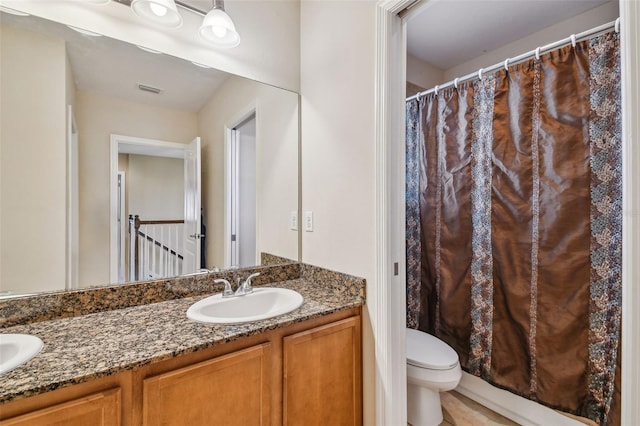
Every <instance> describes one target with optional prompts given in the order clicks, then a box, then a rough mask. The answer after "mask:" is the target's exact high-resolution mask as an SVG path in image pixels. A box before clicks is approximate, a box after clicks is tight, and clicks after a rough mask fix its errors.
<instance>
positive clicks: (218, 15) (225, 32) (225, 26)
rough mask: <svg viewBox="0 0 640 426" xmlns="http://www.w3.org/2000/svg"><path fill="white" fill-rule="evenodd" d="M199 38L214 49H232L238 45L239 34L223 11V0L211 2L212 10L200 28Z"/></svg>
mask: <svg viewBox="0 0 640 426" xmlns="http://www.w3.org/2000/svg"><path fill="white" fill-rule="evenodd" d="M200 37H202V38H203V39H204V40H205V41H207V42H209V43H211V44H213V45H214V46H216V47H222V48H232V47H236V46H237V45H239V44H240V34H238V32H237V31H236V26H235V25H234V24H233V21H232V20H231V18H230V17H229V15H227V13H226V12H225V11H224V0H213V8H212V9H211V10H210V11H209V13H207V14H206V15H205V17H204V19H203V21H202V25H201V26H200Z"/></svg>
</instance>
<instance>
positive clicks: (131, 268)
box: [111, 135, 201, 282]
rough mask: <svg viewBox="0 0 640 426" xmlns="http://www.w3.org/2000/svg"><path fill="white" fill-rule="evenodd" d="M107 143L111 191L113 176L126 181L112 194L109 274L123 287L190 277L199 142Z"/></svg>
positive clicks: (195, 263) (196, 245)
mask: <svg viewBox="0 0 640 426" xmlns="http://www.w3.org/2000/svg"><path fill="white" fill-rule="evenodd" d="M111 138H112V146H111V156H112V160H111V161H112V170H111V173H112V184H113V185H114V190H116V191H117V188H118V183H117V181H116V179H117V176H118V174H126V176H127V178H126V180H125V184H124V187H123V188H122V187H120V191H118V192H114V193H113V194H112V196H113V197H114V198H112V203H113V204H112V215H111V223H112V236H111V237H112V247H111V252H112V263H111V267H112V273H115V274H117V275H116V276H117V277H118V282H125V281H135V280H147V279H157V278H163V277H171V276H176V275H183V274H188V273H191V272H195V271H196V270H198V268H199V266H200V255H201V253H200V248H201V247H200V240H199V238H200V219H201V216H200V214H201V213H200V212H201V211H200V204H201V202H200V186H201V182H200V180H201V178H200V140H199V138H196V139H195V140H193V141H192V142H191V143H189V144H183V143H174V142H165V141H159V140H152V139H143V138H137V137H131V136H121V135H112V136H111ZM114 207H116V208H115V209H114ZM117 213H120V216H121V217H122V218H123V219H124V220H118V218H117V216H118V214H117ZM114 281H115V280H114Z"/></svg>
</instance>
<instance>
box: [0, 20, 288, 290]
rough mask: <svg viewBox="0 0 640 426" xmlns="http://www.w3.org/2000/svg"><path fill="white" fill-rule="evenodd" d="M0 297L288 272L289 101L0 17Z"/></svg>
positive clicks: (122, 48)
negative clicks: (267, 270)
mask: <svg viewBox="0 0 640 426" xmlns="http://www.w3.org/2000/svg"><path fill="white" fill-rule="evenodd" d="M0 43H1V46H0V55H1V56H0V64H1V74H0V78H1V86H0V89H1V92H0V98H1V100H0V102H1V105H0V107H1V110H0V111H1V114H2V117H1V121H0V138H1V141H0V142H1V151H0V174H1V176H0V178H1V181H0V185H1V188H0V189H1V192H0V202H1V204H0V218H1V219H0V233H1V234H0V236H1V240H2V246H1V253H0V297H7V296H14V295H21V294H30V293H37V292H42V291H58V290H69V289H76V288H84V287H88V286H96V285H106V284H113V283H121V282H129V281H132V280H146V279H154V278H162V277H170V276H176V275H184V274H190V273H197V272H199V271H203V270H212V269H226V268H236V267H248V266H254V265H259V264H261V263H262V262H263V260H264V259H279V258H283V259H291V260H294V261H295V260H298V256H299V249H298V242H299V236H298V230H297V229H296V228H297V227H296V226H295V222H296V220H295V219H296V217H297V216H296V215H297V211H298V181H299V179H298V176H299V170H298V137H299V132H298V122H299V119H298V114H299V103H298V94H297V93H294V92H291V91H287V90H284V89H280V88H277V87H273V86H270V85H267V84H262V83H259V82H256V81H253V80H249V79H246V78H243V77H239V76H235V75H231V74H228V73H225V72H222V71H219V70H216V69H213V68H208V67H204V66H202V65H201V64H195V63H192V62H189V61H186V60H182V59H179V58H176V57H172V56H168V55H165V54H162V53H161V52H157V51H152V50H149V49H145V48H144V46H135V45H131V44H127V43H124V42H121V41H118V40H114V39H110V38H108V37H104V36H97V35H95V34H84V33H81V32H78V31H76V30H74V29H72V28H69V27H67V26H66V25H62V24H59V23H56V22H52V21H48V20H45V19H41V18H37V17H34V16H26V17H23V16H14V15H10V14H6V13H0Z"/></svg>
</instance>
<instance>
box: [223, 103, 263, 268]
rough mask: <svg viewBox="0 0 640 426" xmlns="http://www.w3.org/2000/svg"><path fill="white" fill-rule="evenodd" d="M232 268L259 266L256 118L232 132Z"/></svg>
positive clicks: (246, 121) (245, 122)
mask: <svg viewBox="0 0 640 426" xmlns="http://www.w3.org/2000/svg"><path fill="white" fill-rule="evenodd" d="M230 148H231V161H230V163H231V164H230V166H231V167H230V168H231V179H230V185H231V188H230V193H231V200H230V208H231V214H230V217H231V241H230V247H231V266H238V267H245V266H253V265H255V264H257V263H258V261H257V260H258V259H257V239H256V220H257V204H256V200H257V197H256V120H255V115H253V116H251V117H250V118H249V119H247V120H245V121H244V122H242V123H241V124H240V125H238V126H236V127H235V128H234V129H233V130H232V131H231V146H230Z"/></svg>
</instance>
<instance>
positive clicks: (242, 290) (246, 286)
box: [235, 272, 260, 296]
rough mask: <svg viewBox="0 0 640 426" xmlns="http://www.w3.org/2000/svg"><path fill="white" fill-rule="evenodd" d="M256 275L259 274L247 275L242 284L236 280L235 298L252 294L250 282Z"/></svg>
mask: <svg viewBox="0 0 640 426" xmlns="http://www.w3.org/2000/svg"><path fill="white" fill-rule="evenodd" d="M258 275H260V273H259V272H256V273H255V274H251V275H249V276H248V277H247V279H246V280H244V282H243V283H242V284H240V280H238V289H237V290H236V293H235V296H244V295H245V294H249V293H253V287H251V280H252V279H254V278H255V277H257V276H258Z"/></svg>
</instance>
